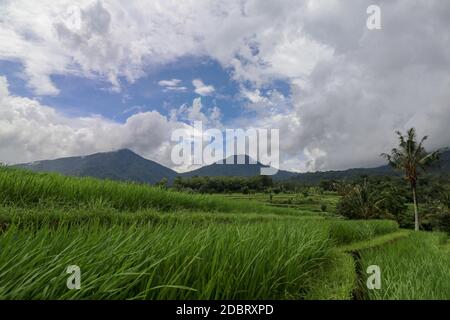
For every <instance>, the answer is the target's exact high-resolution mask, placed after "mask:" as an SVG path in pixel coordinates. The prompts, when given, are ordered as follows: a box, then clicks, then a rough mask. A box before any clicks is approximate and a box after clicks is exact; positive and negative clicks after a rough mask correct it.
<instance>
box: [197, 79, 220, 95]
mask: <svg viewBox="0 0 450 320" xmlns="http://www.w3.org/2000/svg"><path fill="white" fill-rule="evenodd" d="M192 85H193V86H194V87H195V90H194V91H195V93H197V94H199V95H201V96H210V95H212V94H213V93H214V91H215V89H214V87H213V86H211V85H206V84H204V83H203V81H202V80H201V79H194V80H192Z"/></svg>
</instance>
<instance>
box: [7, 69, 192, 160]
mask: <svg viewBox="0 0 450 320" xmlns="http://www.w3.org/2000/svg"><path fill="white" fill-rule="evenodd" d="M184 127H187V125H185V124H184V123H182V122H179V121H177V120H176V119H167V118H166V117H164V116H163V115H161V114H159V113H158V112H156V111H151V112H139V113H137V114H134V115H132V116H130V117H129V118H128V119H127V120H126V121H125V123H117V122H113V121H110V120H107V119H105V118H102V117H99V116H91V117H80V118H69V117H66V116H64V115H62V114H60V113H58V112H56V111H55V110H54V109H53V108H51V107H48V106H45V105H42V104H40V103H39V102H38V101H36V100H33V99H28V98H24V97H18V96H13V95H11V94H10V93H9V91H8V83H7V80H6V78H5V77H2V76H0V159H1V161H3V162H6V163H18V162H28V161H34V160H39V159H51V158H58V157H63V156H74V155H84V154H90V153H95V152H100V151H111V150H116V149H120V148H130V149H132V150H134V151H135V152H138V153H139V154H141V155H143V156H145V157H148V158H150V159H153V160H156V161H158V162H160V163H163V164H165V165H167V166H171V167H172V166H173V164H172V163H171V162H170V152H171V144H170V136H171V133H172V130H174V129H176V128H184Z"/></svg>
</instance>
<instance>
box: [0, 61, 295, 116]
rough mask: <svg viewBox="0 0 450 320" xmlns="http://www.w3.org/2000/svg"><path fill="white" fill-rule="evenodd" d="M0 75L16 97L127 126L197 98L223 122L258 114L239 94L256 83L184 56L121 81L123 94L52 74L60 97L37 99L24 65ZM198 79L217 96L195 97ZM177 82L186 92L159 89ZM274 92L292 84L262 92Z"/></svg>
mask: <svg viewBox="0 0 450 320" xmlns="http://www.w3.org/2000/svg"><path fill="white" fill-rule="evenodd" d="M0 72H1V74H2V75H4V76H6V77H7V79H8V82H9V91H10V92H11V93H12V94H14V95H18V96H23V97H29V98H35V99H38V100H39V101H40V102H41V103H43V104H45V105H48V106H52V107H54V108H55V109H56V110H58V111H59V112H61V113H63V114H65V115H68V116H76V117H85V116H90V115H93V114H96V115H101V116H103V117H105V118H108V119H111V120H114V121H117V122H124V121H126V119H127V118H128V117H129V116H130V115H132V114H135V113H138V112H145V111H153V110H155V111H158V112H159V113H161V114H164V115H166V116H170V110H171V109H178V108H179V107H180V106H182V105H183V104H187V105H189V104H192V101H193V100H194V99H195V98H197V97H201V99H202V104H203V106H204V108H205V109H208V108H211V107H214V106H216V107H218V108H219V109H220V111H221V114H222V121H223V123H232V122H233V119H234V118H237V117H240V116H242V114H245V115H246V116H249V117H251V116H252V114H253V113H254V112H252V111H251V110H246V108H245V105H246V104H248V100H247V99H245V98H244V97H242V95H240V89H241V86H244V87H246V86H247V87H251V84H246V83H239V82H238V81H235V80H233V79H232V76H231V73H232V70H231V69H226V68H225V69H224V68H223V67H222V66H221V65H220V64H219V63H218V62H217V61H214V60H212V59H209V58H207V57H184V58H181V59H177V60H176V61H174V62H171V63H169V64H165V65H161V66H158V67H156V68H151V69H149V70H145V76H142V77H141V78H139V79H137V80H136V81H135V82H133V83H130V82H128V81H127V80H126V79H125V78H123V77H121V78H119V81H120V83H121V88H120V91H115V90H112V88H111V85H110V83H109V82H108V81H105V80H101V79H98V78H88V77H79V76H73V75H52V76H51V80H52V82H53V83H54V85H55V86H56V87H57V88H58V89H59V93H58V95H36V94H35V93H34V92H33V90H32V88H30V87H29V86H28V85H27V82H26V81H25V80H24V77H25V76H24V75H23V66H22V65H21V64H20V63H18V62H11V61H1V60H0ZM195 79H199V80H201V81H202V82H203V83H204V84H205V85H208V86H212V87H213V88H214V92H213V93H211V94H208V95H201V94H198V93H196V92H195V86H194V85H193V83H192V81H193V80H195ZM172 80H177V82H178V81H179V82H178V83H177V85H176V86H175V87H172V88H177V87H178V88H180V87H182V88H183V89H184V90H180V91H178V90H171V89H170V88H171V87H170V86H164V85H161V84H160V82H161V81H172ZM269 90H278V91H279V92H281V93H282V94H283V95H285V96H289V94H290V87H289V83H288V82H286V81H283V80H274V81H273V82H271V83H269V84H266V85H265V86H264V87H263V88H261V90H260V91H261V94H262V95H265V94H266V93H267V91H269Z"/></svg>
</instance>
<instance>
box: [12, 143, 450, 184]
mask: <svg viewBox="0 0 450 320" xmlns="http://www.w3.org/2000/svg"><path fill="white" fill-rule="evenodd" d="M237 157H238V156H234V159H233V160H234V162H233V163H234V164H226V165H224V164H221V163H214V164H211V165H207V166H204V167H201V168H198V169H196V170H192V171H189V172H184V173H177V172H176V171H174V170H172V169H169V168H167V167H165V166H163V165H161V164H159V163H157V162H155V161H152V160H148V159H145V158H143V157H141V156H140V155H138V154H136V153H134V152H133V151H131V150H129V149H121V150H118V151H113V152H104V153H95V154H92V155H87V156H79V157H68V158H59V159H55V160H43V161H34V162H30V163H23V164H18V165H15V167H20V168H24V169H29V170H32V171H36V172H57V173H61V174H63V175H68V176H89V177H95V178H100V179H112V180H121V181H135V182H140V183H150V184H154V183H157V182H159V181H161V179H162V178H167V179H168V181H169V183H171V182H172V181H173V180H174V179H175V177H177V176H181V177H194V176H210V177H218V176H227V177H231V176H238V177H251V176H256V175H259V174H260V169H261V168H263V167H265V166H264V165H262V164H261V163H259V162H256V163H250V162H251V158H250V157H248V156H244V160H245V161H244V164H238V163H237ZM241 157H242V156H241ZM224 162H225V163H226V160H224ZM431 171H432V172H438V173H439V172H450V151H446V152H444V153H443V154H442V156H441V161H440V164H439V166H436V167H435V168H432V169H431ZM361 175H368V176H373V175H387V176H396V175H399V173H398V172H396V171H394V170H393V169H392V168H391V167H389V166H387V165H385V166H380V167H376V168H355V169H348V170H340V171H323V172H307V173H295V172H290V171H284V170H279V171H278V173H277V174H275V175H273V176H272V178H273V179H274V180H276V181H280V180H291V181H296V182H300V183H305V184H316V183H318V182H320V181H321V180H331V179H334V180H341V179H352V178H356V177H359V176H361Z"/></svg>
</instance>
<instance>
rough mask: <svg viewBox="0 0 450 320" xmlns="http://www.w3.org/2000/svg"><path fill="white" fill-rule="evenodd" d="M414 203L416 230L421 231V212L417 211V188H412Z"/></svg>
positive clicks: (413, 186)
mask: <svg viewBox="0 0 450 320" xmlns="http://www.w3.org/2000/svg"><path fill="white" fill-rule="evenodd" d="M411 189H412V193H413V201H414V230H415V231H419V212H418V210H417V198H416V186H415V185H412V186H411Z"/></svg>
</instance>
